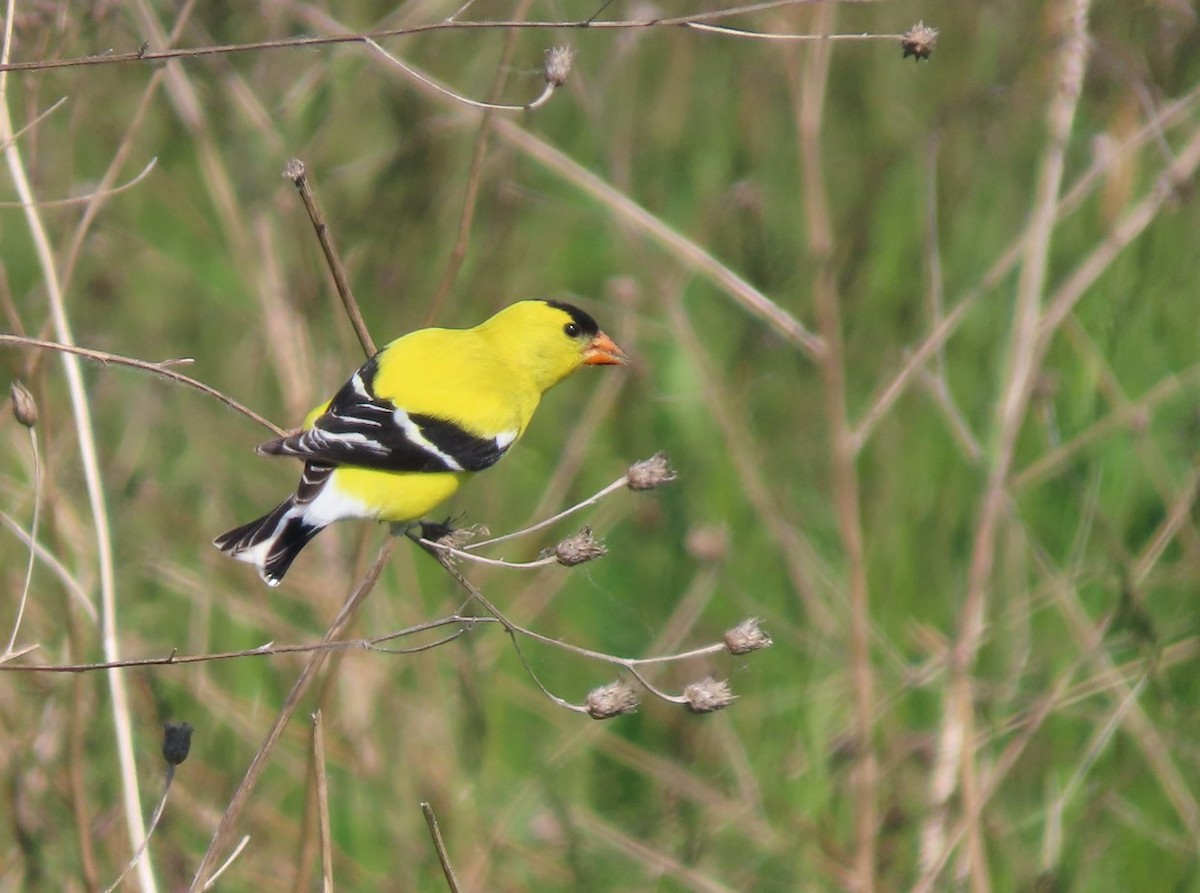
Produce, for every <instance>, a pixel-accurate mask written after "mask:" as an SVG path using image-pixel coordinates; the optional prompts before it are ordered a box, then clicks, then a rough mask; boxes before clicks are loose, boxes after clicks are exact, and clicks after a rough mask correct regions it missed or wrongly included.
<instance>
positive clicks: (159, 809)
mask: <svg viewBox="0 0 1200 893" xmlns="http://www.w3.org/2000/svg"><path fill="white" fill-rule="evenodd" d="M174 780H175V766H174V765H173V764H171V763H168V764H167V780H166V782H165V783H164V784H163V792H162V798H161V799H159V801H158V806H156V807H154V815H153V816H151V817H150V827H149V828H147V829H146V837H145V839H143V840H142V844H141V846H139V847H138V848H137V852H135V853H134V854H133V858H132V859H130V860H129V864H128V865H126V866H125V868H124V870H123V871H122V872H121V873H120V874H119V875H117V879H116V880H115V881H113V882H112V883H111V884H110V885H109V886H108V887H107V888H106V889H105V891H104V893H113V891H114V890H116V889H117V887H119V886H121V881H123V880H124V879H125V875H127V874H129V872H130V871H131V870H132V869H133V867H134V866H135V865H137V864H138V860H139V859H141V858H142V854H143V853H145V852H146V847H148V846H149V845H150V835H151V834H153V833H154V829H155V828H157V827H158V822H159V819H161V818H162V814H163V809H165V808H166V805H167V794H169V793H170V792H171V782H172V781H174Z"/></svg>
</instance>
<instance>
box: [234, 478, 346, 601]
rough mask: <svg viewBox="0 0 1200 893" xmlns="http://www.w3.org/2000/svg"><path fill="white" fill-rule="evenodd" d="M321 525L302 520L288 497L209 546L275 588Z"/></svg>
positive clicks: (294, 503)
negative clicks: (251, 567) (250, 568)
mask: <svg viewBox="0 0 1200 893" xmlns="http://www.w3.org/2000/svg"><path fill="white" fill-rule="evenodd" d="M322 529H323V525H314V524H310V523H308V522H307V521H305V519H304V507H303V506H297V505H296V501H295V498H294V497H288V498H287V499H286V500H284V501H283V502H281V503H280V504H279V505H278V506H276V507H275V509H274V510H273V511H271V512H268V513H267V514H265V515H263V516H262V517H261V518H257V519H255V520H253V521H251V522H250V523H248V524H243V525H242V526H241V527H235V528H234V529H233V530H230V531H228V532H227V533H223V534H221V535H220V536H219V537H217V538H216V539H214V540H213V545H214V546H216V547H217V548H218V549H220V550H221V551H222V552H224V553H225V554H226V555H229V556H230V557H232V558H236V559H237V560H238V561H247V562H250V563H251V564H253V565H254V566H255V567H256V568H258V574H259V576H260V577H262V578H263V580H264V581H266V583H267V585H268V586H278V585H279V583H280V581H281V580H283V575H284V574H286V573H287V570H288V568H289V567H291V565H292V562H293V561H295V559H296V556H297V555H299V554H300V550H301V549H303V548H304V547H305V546H307V545H308V543H309V540H311V539H312V538H313V537H314V536H316V535H317V534H318V533H320V532H321V530H322Z"/></svg>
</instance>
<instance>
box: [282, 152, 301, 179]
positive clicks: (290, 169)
mask: <svg viewBox="0 0 1200 893" xmlns="http://www.w3.org/2000/svg"><path fill="white" fill-rule="evenodd" d="M305 173H306V171H305V168H304V162H303V161H301V160H300V159H299V158H291V159H289V160H288V163H287V164H285V165H284V166H283V176H284V179H286V180H291V181H292V182H293V183H299V182H300V181H301V180H303V179H304V175H305Z"/></svg>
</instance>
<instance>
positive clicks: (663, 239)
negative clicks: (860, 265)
mask: <svg viewBox="0 0 1200 893" xmlns="http://www.w3.org/2000/svg"><path fill="white" fill-rule="evenodd" d="M494 127H495V130H496V133H497V135H498V136H499V137H500V138H501V139H503V140H504V141H505V142H507V143H509V144H510V145H512V146H515V147H516V148H518V149H520V150H521V151H522V152H524V153H525V154H526V155H528V156H529V157H531V158H533V159H535V160H536V161H538V162H539V163H540V164H541V165H542V166H543V167H545V168H547V169H548V170H551V171H553V172H554V173H556V174H558V175H559V176H560V177H562V178H563V179H564V180H566V181H567V182H568V183H571V184H572V185H574V186H575V187H577V188H578V189H580V190H582V191H583V192H585V193H587V194H588V195H590V196H591V197H592V198H594V199H596V200H597V201H599V202H600V203H601V204H603V205H604V206H605V207H607V208H608V209H609V210H610V211H613V212H614V213H615V214H616V215H617V216H618V217H620V219H621V220H623V221H624V222H626V223H629V224H632V225H633V226H634V228H635V229H637V230H638V231H640V232H642V233H645V234H646V235H648V236H649V237H650V238H651V239H652V240H653V241H655V242H657V243H658V244H659V246H660V247H662V248H663V249H665V250H666V251H667V253H668V254H669V255H670V256H671V257H673V258H674V259H675V260H676V261H678V262H679V263H680V264H682V265H683V266H684V267H687V268H688V269H690V270H692V271H693V272H696V273H699V274H700V275H701V276H703V277H704V278H706V279H708V280H709V281H710V282H713V283H715V284H716V285H717V286H718V287H719V288H720V289H721V290H722V291H723V292H725V294H727V295H729V296H730V297H731V298H733V300H734V302H735V303H736V304H738V305H739V306H740V307H742V308H743V309H744V310H746V311H747V312H749V313H750V314H751V315H752V316H755V317H757V318H758V319H760V320H761V321H763V322H764V323H766V324H767V325H768V326H769V327H770V328H771V329H772V330H773V331H775V332H777V333H778V334H779V335H780V336H781V337H783V338H785V339H787V340H788V341H791V342H792V343H793V344H796V345H797V346H799V347H800V348H801V349H802V350H803V351H804V353H805V355H807V356H808V357H810V358H815V357H818V356H819V355H820V354H821V351H822V349H823V346H824V344H823V342H822V340H821V337H820V336H819V335H816V334H814V333H813V332H811V331H809V330H808V328H806V327H805V326H804V324H803V323H801V322H800V321H799V320H797V319H796V318H795V317H794V316H792V315H791V314H790V313H788V312H787V311H786V310H784V309H783V308H782V307H780V306H779V305H778V304H776V303H775V302H774V301H772V300H771V299H770V298H769V297H767V296H766V295H765V294H763V293H762V292H761V291H759V290H758V289H757V288H755V287H754V286H753V285H751V284H750V283H749V282H747V281H746V280H745V279H744V278H742V277H741V276H739V275H738V274H737V273H735V272H734V271H733V270H731V269H730V268H729V267H728V266H726V265H725V264H723V263H722V262H721V261H720V260H718V259H717V258H715V257H714V256H713V255H711V254H709V253H708V252H707V251H705V250H704V249H703V248H701V247H700V245H699V244H697V243H696V242H694V241H693V240H691V239H689V238H688V237H687V236H685V235H683V234H682V233H680V232H679V231H678V230H675V229H673V228H672V227H671V226H669V225H668V224H667V223H666V222H664V221H663V220H662V219H661V218H659V217H656V216H654V215H653V214H651V213H650V212H649V211H647V210H646V209H645V208H643V207H642V206H641V205H639V204H638V203H637V202H635V201H634V200H633V199H631V198H630V197H629V196H627V195H625V194H624V193H623V192H620V191H619V190H617V189H616V188H614V187H613V186H612V185H610V184H609V183H607V182H605V181H604V180H602V179H601V178H600V177H598V176H597V175H596V174H593V173H592V172H591V171H589V170H587V169H586V168H584V167H583V166H582V165H580V164H579V163H578V162H576V161H574V160H572V159H571V158H570V157H568V156H567V155H565V154H564V153H562V152H560V151H559V150H558V149H555V148H554V147H552V146H551V145H549V144H548V143H546V142H545V141H544V140H542V139H540V138H539V137H537V136H534V135H533V134H531V133H530V132H529V131H527V130H525V129H524V128H523V127H521V126H520V125H518V124H517V123H515V122H513V121H509V120H507V119H498V120H497V121H495V123H494Z"/></svg>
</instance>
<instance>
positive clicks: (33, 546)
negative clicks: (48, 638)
mask: <svg viewBox="0 0 1200 893" xmlns="http://www.w3.org/2000/svg"><path fill="white" fill-rule="evenodd" d="M29 449H30V452H31V454H32V456H33V518H32V520H31V521H30V522H29V562H28V564H26V566H25V584H24V585H23V586H22V587H21V600H20V601H19V602H18V604H17V619H16V620H14V621H13V628H12V634H11V635H9V637H8V646H7V647H6V648H5V649H4V655H3V658H0V659H4V658H7V657H8V656H9V655H10V654H12V653H13V648H14V647H15V646H16V644H17V634H18V633H19V632H20V630H21V620H22V619H23V618H24V617H25V605H26V603H27V602H28V600H29V584H30V583H32V582H33V563H34V560H35V558H36V557H37V535H38V521H39V520H40V515H41V509H42V457H41V451H40V450H39V449H38V436H37V431H36V430H35V429H33V428H30V429H29Z"/></svg>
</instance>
